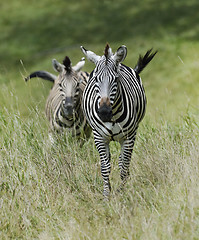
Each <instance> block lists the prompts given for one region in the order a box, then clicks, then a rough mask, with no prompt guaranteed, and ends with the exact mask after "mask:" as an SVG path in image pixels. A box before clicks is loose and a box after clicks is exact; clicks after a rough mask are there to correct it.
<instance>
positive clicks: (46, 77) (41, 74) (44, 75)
mask: <svg viewBox="0 0 199 240" xmlns="http://www.w3.org/2000/svg"><path fill="white" fill-rule="evenodd" d="M35 77H39V78H42V79H44V80H47V81H50V82H55V79H56V78H57V76H55V75H54V74H52V73H49V72H46V71H36V72H33V73H31V74H30V75H29V76H28V77H26V78H25V79H24V80H25V81H26V82H27V81H28V80H30V79H31V78H35Z"/></svg>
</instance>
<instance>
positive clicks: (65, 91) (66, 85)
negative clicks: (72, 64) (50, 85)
mask: <svg viewBox="0 0 199 240" xmlns="http://www.w3.org/2000/svg"><path fill="white" fill-rule="evenodd" d="M58 81H59V87H60V92H61V95H62V110H63V113H64V115H65V116H66V117H67V118H72V117H73V114H74V113H75V112H74V111H75V109H76V105H77V102H78V101H79V90H80V89H79V81H78V77H77V74H75V73H74V72H70V73H67V72H66V71H63V72H62V73H61V74H60V75H59V80H58Z"/></svg>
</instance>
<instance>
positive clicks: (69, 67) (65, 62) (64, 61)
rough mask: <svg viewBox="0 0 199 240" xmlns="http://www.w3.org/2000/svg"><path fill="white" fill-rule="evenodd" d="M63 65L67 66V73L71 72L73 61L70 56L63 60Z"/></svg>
mask: <svg viewBox="0 0 199 240" xmlns="http://www.w3.org/2000/svg"><path fill="white" fill-rule="evenodd" d="M63 65H64V66H65V69H66V71H67V72H69V73H70V72H71V61H70V58H69V57H68V56H66V57H65V58H64V60H63Z"/></svg>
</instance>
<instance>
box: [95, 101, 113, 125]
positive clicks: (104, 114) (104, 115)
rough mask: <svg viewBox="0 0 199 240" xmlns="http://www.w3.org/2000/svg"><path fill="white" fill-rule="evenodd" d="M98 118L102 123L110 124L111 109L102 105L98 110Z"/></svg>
mask: <svg viewBox="0 0 199 240" xmlns="http://www.w3.org/2000/svg"><path fill="white" fill-rule="evenodd" d="M97 113H98V116H99V117H100V119H101V120H102V121H103V122H110V121H111V118H112V108H111V107H110V106H108V105H106V104H103V105H102V106H101V107H100V108H99V109H98V112H97Z"/></svg>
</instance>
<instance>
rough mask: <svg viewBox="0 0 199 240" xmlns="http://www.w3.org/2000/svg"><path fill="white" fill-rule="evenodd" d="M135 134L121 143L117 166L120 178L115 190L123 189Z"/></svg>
mask: <svg viewBox="0 0 199 240" xmlns="http://www.w3.org/2000/svg"><path fill="white" fill-rule="evenodd" d="M134 141H135V136H134V137H133V139H131V140H126V141H124V142H123V143H122V144H121V154H120V157H119V168H120V178H121V181H122V182H121V184H120V186H119V188H118V189H117V192H121V190H123V188H124V185H125V184H126V182H127V180H128V177H129V166H130V162H131V156H132V151H133V146H134Z"/></svg>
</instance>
